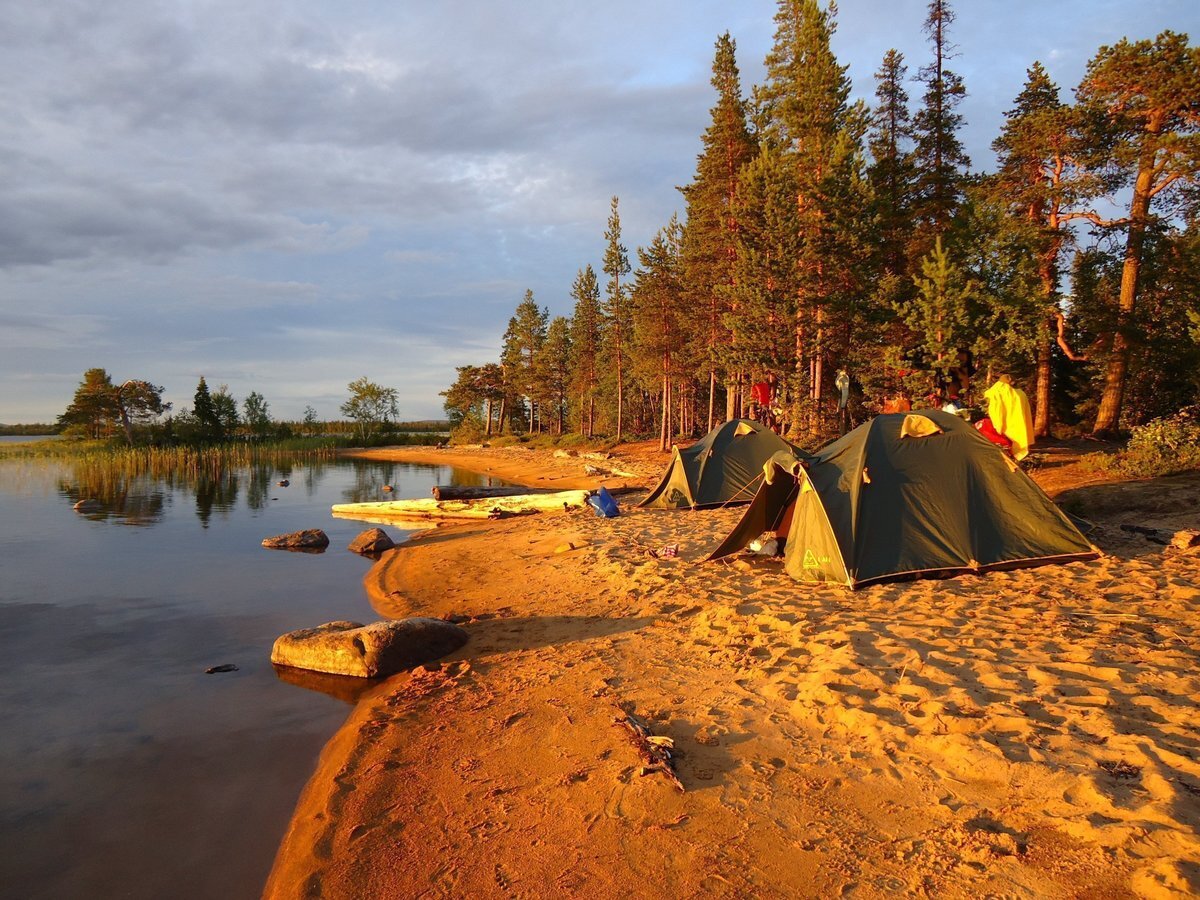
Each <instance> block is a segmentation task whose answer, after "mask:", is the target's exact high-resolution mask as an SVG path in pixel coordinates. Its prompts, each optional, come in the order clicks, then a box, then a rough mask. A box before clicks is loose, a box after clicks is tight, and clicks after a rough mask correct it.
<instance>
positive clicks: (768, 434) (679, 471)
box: [638, 419, 794, 509]
mask: <svg viewBox="0 0 1200 900" xmlns="http://www.w3.org/2000/svg"><path fill="white" fill-rule="evenodd" d="M781 450H785V451H788V452H792V451H793V450H794V448H793V447H792V445H791V444H789V443H788V442H787V441H785V440H784V439H783V438H781V437H780V436H779V435H777V434H776V433H775V432H773V431H771V429H769V428H766V427H764V426H763V425H760V424H759V423H758V422H754V421H752V420H750V419H734V420H732V421H730V422H725V423H724V424H722V425H718V426H717V427H716V428H714V429H713V430H712V431H710V432H709V433H708V434H706V435H705V436H704V437H702V438H701V439H700V440H698V441H697V442H696V443H694V444H692V446H690V447H687V448H686V449H684V450H680V449H679V448H678V447H676V448H674V450H673V452H672V455H671V464H670V465H669V466H667V470H666V472H664V473H663V477H662V480H661V481H659V483H658V487H656V488H655V489H654V490H652V491H651V492H650V496H648V497H647V498H646V499H645V500H643V501H642V502H641V503H639V504H638V506H647V507H658V508H662V509H680V508H684V507H691V508H692V509H702V508H704V507H708V506H725V505H727V504H730V503H749V502H750V501H751V500H752V499H754V493H755V491H757V490H758V485H759V483H760V482H761V481H762V477H763V464H764V463H766V461H767V460H768V459H770V458H771V456H772V454H775V453H778V452H779V451H781Z"/></svg>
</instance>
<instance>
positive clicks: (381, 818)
mask: <svg viewBox="0 0 1200 900" xmlns="http://www.w3.org/2000/svg"><path fill="white" fill-rule="evenodd" d="M623 449H624V448H618V454H617V456H616V457H615V458H614V460H613V462H614V463H616V464H618V465H619V466H620V467H622V468H625V469H627V470H629V471H640V470H637V469H635V468H634V466H635V462H634V461H633V460H631V459H628V458H626V456H625V454H624V453H623V452H622V450H623ZM381 453H383V454H387V455H386V456H379V455H377V454H381ZM364 455H369V456H371V457H372V458H387V459H395V460H397V461H411V462H431V463H436V464H448V465H459V466H462V467H464V468H470V469H473V470H476V471H479V470H480V465H484V466H486V472H485V473H486V474H495V475H496V476H497V477H501V478H504V479H505V480H507V481H511V482H515V483H520V484H525V485H526V486H530V487H535V486H536V487H541V486H547V485H549V484H552V485H555V486H558V485H563V486H574V485H570V484H568V479H571V478H576V479H580V480H582V478H581V476H579V475H578V474H577V473H575V472H572V471H571V468H572V467H574V468H575V469H578V468H579V466H580V460H578V459H572V460H569V461H563V460H555V459H554V458H553V457H552V456H551V454H550V453H549V452H548V451H530V450H525V449H512V450H509V449H508V448H505V449H504V450H501V451H495V450H478V451H476V450H472V451H466V452H463V451H453V450H452V451H443V450H434V449H433V448H396V449H394V450H382V451H376V450H372V451H366V452H365V454H364ZM640 458H641V457H639V459H640ZM645 459H646V460H647V461H648V462H647V466H646V467H647V468H650V465H649V464H650V463H652V464H653V466H654V467H657V468H658V469H659V470H661V467H663V466H664V465H665V462H666V455H665V454H657V452H656V453H655V454H651V455H649V456H647V457H645ZM601 465H602V463H601ZM1071 465H1072V464H1071V462H1070V461H1065V462H1062V464H1060V465H1056V466H1054V467H1052V468H1048V469H1047V471H1046V472H1044V473H1043V475H1044V480H1045V481H1046V482H1049V483H1051V484H1053V485H1054V488H1055V493H1057V494H1060V495H1061V497H1062V498H1063V499H1064V502H1069V503H1071V504H1078V505H1079V508H1081V509H1083V510H1085V511H1088V512H1091V513H1092V514H1093V516H1094V520H1095V521H1096V522H1097V529H1096V535H1095V537H1094V538H1093V539H1094V540H1095V541H1096V542H1097V543H1098V544H1100V546H1101V547H1102V548H1103V549H1104V550H1105V552H1106V553H1107V554H1108V555H1107V556H1105V557H1104V558H1103V559H1100V560H1096V561H1092V562H1082V563H1072V564H1070V565H1066V566H1052V567H1044V568H1039V569H1026V570H1018V571H1014V572H1004V573H993V574H991V575H987V576H984V577H962V578H955V579H949V580H946V581H921V582H909V583H899V584H887V585H881V586H877V587H874V588H869V589H866V590H863V591H860V592H857V593H849V592H846V591H844V590H843V589H840V588H802V587H798V586H797V585H796V584H795V583H794V582H790V580H789V579H787V578H786V576H783V575H782V573H781V572H780V571H779V568H778V566H777V565H775V564H773V563H772V562H770V561H767V560H757V559H752V560H745V559H739V560H737V561H736V562H733V563H731V564H726V565H722V564H716V563H709V564H702V565H698V564H696V563H697V562H698V561H699V560H700V559H701V558H702V556H703V555H704V554H705V553H706V552H707V550H709V549H711V546H712V545H713V543H714V542H715V540H717V539H719V537H720V536H722V535H723V534H724V533H725V532H726V531H728V529H729V528H731V527H732V525H733V523H734V522H735V521H736V520H737V518H738V517H739V516H740V514H741V511H742V510H741V508H738V509H728V510H716V511H712V512H706V513H699V512H667V511H658V510H636V509H632V508H630V506H629V504H628V503H625V502H621V508H622V515H621V516H619V517H618V518H616V519H611V520H607V519H599V518H596V517H595V516H593V515H591V513H590V511H578V512H573V513H564V514H554V515H539V516H530V517H522V518H520V519H512V520H503V521H499V522H494V523H486V524H468V525H455V526H449V527H443V528H438V529H436V530H433V531H428V532H422V533H420V534H418V535H416V536H414V537H413V538H412V539H410V540H409V541H408V542H406V543H405V544H404V545H403V546H402V547H400V548H398V549H396V550H393V551H390V552H389V553H388V554H385V556H384V557H383V558H382V559H381V560H380V561H379V562H378V563H377V564H376V565H375V566H374V567H373V568H372V569H371V570H370V572H369V573H368V575H367V576H366V578H365V579H364V584H365V586H366V588H367V590H368V593H369V595H370V597H371V599H372V603H373V605H374V606H375V607H376V609H377V611H379V612H380V613H381V614H382V615H386V616H398V617H399V616H407V615H414V614H421V615H435V616H455V617H458V619H459V620H460V621H462V622H463V624H464V627H466V628H467V629H468V630H469V631H470V632H471V640H470V642H468V644H467V645H466V646H465V647H464V648H463V649H462V650H460V651H459V652H458V653H456V654H454V655H452V656H450V657H448V658H446V659H445V660H443V661H442V662H441V664H439V665H432V666H429V667H426V668H424V669H418V670H416V671H414V672H412V673H405V674H402V675H398V676H396V677H394V678H392V679H389V680H388V681H386V682H384V683H382V684H380V685H379V686H378V687H377V688H375V689H373V690H372V691H371V692H369V694H368V695H367V696H366V698H365V699H364V700H363V701H362V702H360V703H359V704H358V706H357V707H356V708H355V710H354V712H353V713H352V714H351V716H350V718H349V719H348V720H347V722H346V724H345V725H344V726H343V727H342V729H340V730H339V732H338V733H337V735H335V736H334V737H333V738H332V739H331V740H330V742H329V744H328V745H327V746H326V748H325V751H324V752H323V753H322V757H321V762H320V764H319V766H318V768H317V770H316V772H315V773H314V775H313V777H312V779H311V780H310V782H309V784H308V786H307V787H306V788H305V791H304V793H303V795H302V797H301V798H300V801H299V803H298V805H297V809H296V813H295V815H294V817H293V821H292V826H291V828H290V829H289V833H288V836H287V838H286V839H285V841H284V842H283V844H282V845H281V847H280V851H279V855H278V857H277V860H276V864H275V867H274V870H273V872H272V875H271V878H270V881H269V882H268V885H267V889H266V891H265V896H274V897H287V896H297V895H307V894H310V893H313V892H315V891H316V890H317V889H318V887H319V889H320V890H321V891H322V892H323V893H326V894H329V895H334V896H387V895H395V896H412V895H418V894H422V893H424V892H429V893H430V894H431V895H438V894H467V893H469V894H471V895H479V896H498V895H503V894H506V893H517V894H538V893H545V892H546V891H548V890H554V891H557V892H558V893H561V894H564V895H566V896H585V895H586V896H614V897H615V896H637V897H641V896H651V895H658V896H662V895H668V896H689V895H709V894H715V895H718V896H738V895H741V896H744V895H747V894H757V895H764V894H765V895H768V896H770V895H781V894H782V895H788V896H829V895H835V894H838V893H839V892H844V891H848V890H851V889H856V890H859V891H862V892H863V893H865V894H866V895H868V896H875V895H881V894H886V893H894V892H901V893H903V892H924V893H934V894H938V895H945V896H972V895H978V894H981V893H988V892H996V893H1011V892H1012V891H1013V890H1018V891H1024V892H1026V893H1028V894H1031V895H1034V896H1075V895H1080V894H1087V895H1093V896H1094V895H1106V896H1131V895H1140V896H1186V895H1188V894H1189V893H1194V892H1195V891H1197V890H1200V837H1198V834H1200V763H1198V762H1197V761H1196V758H1195V754H1196V752H1198V751H1200V744H1198V743H1197V741H1196V739H1195V737H1194V729H1193V727H1192V725H1191V722H1192V721H1193V719H1194V714H1195V704H1194V701H1193V698H1194V697H1195V696H1197V693H1200V676H1198V675H1197V674H1196V673H1197V672H1200V650H1198V649H1197V648H1200V552H1197V551H1196V550H1192V551H1176V550H1173V549H1170V548H1162V547H1159V546H1157V545H1154V544H1151V543H1149V542H1147V541H1145V540H1144V539H1143V538H1141V537H1138V536H1136V535H1131V534H1129V533H1126V532H1123V531H1122V530H1121V529H1120V527H1119V524H1120V522H1121V521H1123V520H1124V519H1125V518H1127V517H1130V516H1135V517H1138V518H1139V520H1141V521H1143V522H1145V523H1147V524H1160V525H1162V526H1164V527H1183V525H1185V524H1188V523H1193V524H1194V522H1195V517H1196V514H1195V512H1194V511H1195V509H1196V508H1197V503H1200V476H1197V475H1193V476H1179V477H1176V478H1174V479H1153V480H1150V481H1148V482H1131V483H1119V484H1109V485H1092V484H1088V483H1086V482H1085V480H1084V478H1083V476H1080V475H1078V473H1072V471H1071ZM654 474H657V472H655V473H654ZM1036 477H1037V476H1036V475H1035V478H1036ZM1038 480H1039V481H1042V480H1043V479H1041V478H1039V479H1038ZM640 481H641V485H640V486H642V487H646V486H647V485H646V483H645V477H643V478H641V479H640ZM580 486H589V485H580ZM590 486H595V480H594V479H592V484H591V485H590ZM667 544H678V546H679V552H678V557H677V558H674V559H662V558H657V557H655V556H652V555H649V554H648V553H647V551H653V550H655V549H657V548H659V547H661V546H664V545H667ZM624 712H633V713H634V714H635V715H637V716H638V718H639V719H640V720H642V721H643V722H646V723H647V724H648V726H649V727H650V729H651V731H652V732H653V733H655V734H659V735H664V736H667V737H670V738H671V739H672V740H673V741H674V743H675V748H676V750H677V751H678V754H677V755H678V759H677V771H678V775H679V778H680V780H681V782H682V784H683V787H684V791H683V792H680V791H679V790H677V789H676V788H675V787H674V786H673V785H671V784H670V783H669V781H668V779H666V778H665V777H663V776H662V775H661V774H656V773H650V774H645V775H643V774H641V769H642V761H641V760H640V758H639V757H638V755H637V753H636V751H635V748H633V746H632V744H631V742H630V741H629V740H628V738H627V737H626V736H625V734H624V731H623V729H621V728H617V727H614V724H613V722H614V719H615V718H618V717H620V716H621V715H623V714H624Z"/></svg>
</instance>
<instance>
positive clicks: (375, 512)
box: [333, 491, 588, 519]
mask: <svg viewBox="0 0 1200 900" xmlns="http://www.w3.org/2000/svg"><path fill="white" fill-rule="evenodd" d="M587 498H588V492H587V491H559V492H557V493H553V494H520V495H517V496H513V497H490V498H485V499H482V500H434V499H433V498H423V499H419V500H382V501H379V502H376V503H338V504H335V505H334V507H333V514H334V515H335V516H338V517H341V518H355V517H357V516H363V517H367V516H370V517H372V518H396V519H495V518H500V517H502V516H506V515H509V516H511V515H520V514H521V513H526V512H562V511H563V510H564V509H571V508H574V507H582V506H585V505H586V504H587Z"/></svg>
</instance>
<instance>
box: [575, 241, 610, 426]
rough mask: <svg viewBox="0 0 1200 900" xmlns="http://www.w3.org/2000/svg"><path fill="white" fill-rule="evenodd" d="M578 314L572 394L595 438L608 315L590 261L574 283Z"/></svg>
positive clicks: (577, 410) (580, 418) (578, 413)
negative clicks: (600, 370) (602, 352)
mask: <svg viewBox="0 0 1200 900" xmlns="http://www.w3.org/2000/svg"><path fill="white" fill-rule="evenodd" d="M571 297H572V298H573V299H574V300H575V313H574V315H572V316H571V358H572V365H571V396H572V398H576V399H577V401H578V406H574V403H575V399H573V400H572V406H573V407H574V409H575V415H576V421H577V422H578V425H579V433H580V434H582V435H584V436H585V437H591V436H592V434H593V433H594V431H595V427H596V388H597V382H598V381H599V365H600V351H601V344H602V341H603V337H604V314H603V312H602V310H601V308H600V284H599V282H598V281H597V280H596V273H595V272H594V271H593V270H592V267H591V265H590V264H589V265H588V266H587V267H586V268H583V269H580V270H579V274H577V275H576V276H575V283H574V284H573V285H572V286H571Z"/></svg>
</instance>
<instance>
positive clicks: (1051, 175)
mask: <svg viewBox="0 0 1200 900" xmlns="http://www.w3.org/2000/svg"><path fill="white" fill-rule="evenodd" d="M1005 118H1006V121H1005V126H1004V131H1003V132H1002V133H1001V135H1000V137H999V138H997V139H996V141H995V142H994V143H993V144H992V147H993V149H994V150H995V151H996V153H997V158H998V162H999V168H998V171H997V172H996V174H995V176H994V177H992V178H990V179H989V180H988V182H987V185H988V188H989V193H990V194H991V195H992V197H994V198H995V202H997V203H1000V204H1002V205H1003V206H1004V207H1005V208H1006V209H1007V210H1008V212H1009V215H1010V216H1011V217H1012V227H1013V228H1017V229H1022V230H1023V232H1024V240H1025V241H1026V242H1027V244H1028V246H1029V250H1030V254H1031V255H1032V256H1033V257H1034V259H1036V262H1037V285H1036V288H1035V296H1036V305H1037V307H1038V309H1037V310H1035V311H1034V317H1033V320H1034V323H1035V328H1036V330H1037V334H1036V335H1035V336H1033V338H1032V343H1033V344H1034V346H1035V351H1034V352H1035V353H1036V357H1037V375H1036V386H1035V388H1034V412H1035V418H1034V433H1035V434H1036V435H1037V436H1038V437H1044V436H1046V435H1048V434H1049V433H1050V424H1051V409H1052V405H1053V404H1052V398H1051V392H1052V384H1051V382H1052V373H1053V356H1054V346H1055V344H1056V343H1057V345H1058V346H1059V347H1060V349H1061V350H1062V351H1063V352H1064V353H1066V355H1067V356H1068V357H1069V358H1072V359H1076V358H1077V357H1076V355H1075V353H1074V352H1073V351H1072V349H1071V347H1070V345H1069V344H1068V342H1067V341H1066V340H1065V337H1063V335H1064V332H1065V320H1064V314H1063V311H1062V309H1061V307H1060V305H1059V303H1060V300H1061V296H1060V293H1059V279H1060V275H1061V271H1060V268H1059V265H1060V259H1061V256H1062V253H1063V250H1064V248H1066V247H1067V246H1068V245H1069V244H1070V243H1071V241H1072V239H1073V234H1072V232H1071V230H1070V229H1069V228H1068V227H1067V223H1069V222H1070V221H1072V220H1073V219H1079V218H1093V219H1094V213H1092V212H1091V211H1090V210H1087V209H1085V208H1084V207H1085V205H1086V204H1087V203H1088V202H1089V201H1091V200H1092V199H1094V198H1095V197H1096V196H1097V194H1098V193H1099V191H1100V185H1099V182H1098V181H1097V180H1096V179H1095V178H1094V177H1092V176H1091V175H1090V174H1089V173H1088V172H1087V170H1086V169H1085V168H1084V167H1083V165H1082V164H1081V154H1082V152H1083V150H1084V147H1083V145H1082V143H1081V140H1080V136H1079V130H1078V128H1077V126H1076V121H1077V116H1076V113H1075V111H1074V110H1073V109H1071V108H1070V107H1069V106H1067V105H1066V104H1064V103H1063V102H1062V101H1061V100H1060V99H1059V91H1058V86H1057V85H1055V84H1054V82H1053V81H1051V80H1050V76H1049V75H1048V74H1047V73H1046V70H1045V69H1044V68H1043V67H1042V64H1041V63H1036V62H1035V63H1034V64H1033V66H1032V67H1030V69H1029V70H1028V73H1027V78H1026V81H1025V85H1024V87H1023V88H1022V90H1021V93H1020V94H1018V95H1017V98H1016V101H1015V105H1014V108H1013V109H1011V110H1009V111H1008V112H1007V113H1005Z"/></svg>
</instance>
